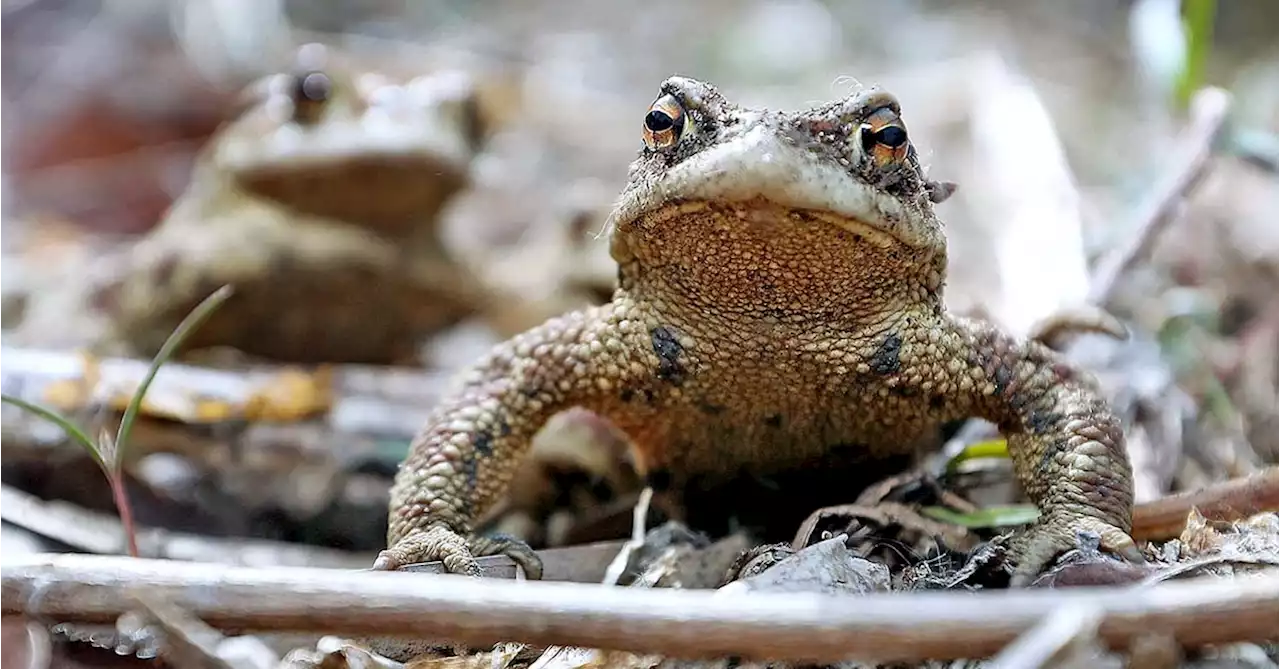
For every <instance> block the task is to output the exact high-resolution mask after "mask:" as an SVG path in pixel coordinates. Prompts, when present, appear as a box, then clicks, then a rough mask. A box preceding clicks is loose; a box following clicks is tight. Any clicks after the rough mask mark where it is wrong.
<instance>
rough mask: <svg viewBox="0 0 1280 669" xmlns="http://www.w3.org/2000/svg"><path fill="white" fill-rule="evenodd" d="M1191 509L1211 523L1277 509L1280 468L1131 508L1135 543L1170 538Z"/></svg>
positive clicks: (1279, 507)
mask: <svg viewBox="0 0 1280 669" xmlns="http://www.w3.org/2000/svg"><path fill="white" fill-rule="evenodd" d="M1192 508H1195V509H1197V510H1199V512H1200V514H1201V515H1203V516H1204V517H1205V518H1208V519H1210V520H1242V519H1244V518H1248V517H1249V516H1252V515H1255V514H1258V513H1262V512H1265V511H1277V510H1280V467H1268V468H1266V469H1264V470H1262V471H1260V472H1255V473H1253V474H1251V475H1249V476H1246V477H1244V478H1238V479H1231V480H1229V481H1223V482H1221V483H1217V484H1214V485H1211V486H1209V487H1207V488H1202V489H1200V490H1191V491H1187V492H1183V493H1178V494H1176V495H1170V496H1168V497H1162V498H1160V499H1157V500H1152V501H1150V502H1146V503H1144V504H1139V505H1137V506H1135V507H1134V509H1133V531H1132V532H1131V534H1132V536H1133V538H1134V540H1135V541H1160V540H1164V539H1172V538H1174V537H1176V536H1178V535H1179V534H1181V533H1182V530H1183V528H1184V527H1186V525H1187V514H1188V513H1190V512H1191V509H1192Z"/></svg>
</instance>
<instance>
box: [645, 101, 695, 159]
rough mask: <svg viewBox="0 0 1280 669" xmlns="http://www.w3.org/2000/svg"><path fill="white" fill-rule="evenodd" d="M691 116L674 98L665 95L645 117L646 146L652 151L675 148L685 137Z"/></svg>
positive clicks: (651, 107)
mask: <svg viewBox="0 0 1280 669" xmlns="http://www.w3.org/2000/svg"><path fill="white" fill-rule="evenodd" d="M688 124H689V116H688V115H687V114H685V112H684V107H682V106H680V101H679V100H676V99H675V97H674V96H671V95H664V96H662V97H660V98H658V101H657V102H654V103H653V105H652V106H650V107H649V113H647V114H645V115H644V144H645V146H647V147H649V148H650V149H666V148H669V147H672V146H675V144H676V142H679V141H680V137H681V136H682V135H684V132H685V129H686V127H687V126H688Z"/></svg>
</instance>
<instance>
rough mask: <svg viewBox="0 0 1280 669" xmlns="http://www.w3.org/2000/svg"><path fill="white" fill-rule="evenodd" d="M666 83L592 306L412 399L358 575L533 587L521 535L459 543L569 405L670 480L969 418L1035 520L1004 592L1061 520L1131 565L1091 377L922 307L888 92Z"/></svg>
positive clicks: (924, 215) (943, 192) (929, 271)
mask: <svg viewBox="0 0 1280 669" xmlns="http://www.w3.org/2000/svg"><path fill="white" fill-rule="evenodd" d="M667 95H670V96H672V97H671V98H668V99H667V102H668V106H667V107H665V108H666V109H668V110H670V109H672V107H671V106H670V104H669V103H670V101H671V100H672V99H674V100H675V101H676V102H677V103H678V105H679V107H678V108H677V109H682V110H683V112H684V116H685V117H686V118H687V119H688V124H687V126H684V127H685V130H684V132H683V133H682V134H681V135H680V136H679V139H678V141H676V142H674V144H673V145H671V146H661V145H660V144H659V145H653V144H650V145H647V146H646V148H644V149H643V150H642V152H641V154H640V156H639V157H638V159H637V160H636V161H635V162H634V163H633V165H632V168H631V173H630V178H629V182H628V184H627V186H626V189H625V190H624V192H623V194H622V197H621V198H620V199H619V203H618V205H617V209H616V210H615V212H614V214H613V217H612V219H611V222H612V224H613V230H612V237H611V244H612V246H611V252H612V254H613V256H614V258H615V259H616V260H617V261H618V263H619V288H618V290H617V292H616V294H615V295H614V297H613V300H612V301H611V302H610V303H609V304H607V305H604V306H601V307H597V308H592V309H586V310H583V311H579V312H574V313H570V314H568V315H565V316H563V317H560V318H555V319H552V320H551V321H549V322H547V323H545V324H543V325H541V326H539V327H537V328H534V329H532V330H530V331H528V332H526V333H524V334H521V335H519V336H517V337H515V338H514V339H512V340H510V341H508V342H506V343H504V344H502V345H500V346H499V347H497V349H496V350H495V351H493V352H492V353H491V354H490V355H489V356H488V357H487V358H486V359H484V360H482V361H481V362H480V363H479V364H478V365H477V366H476V367H475V368H474V369H473V370H472V371H471V372H470V374H469V375H468V376H466V378H465V380H464V382H463V383H462V384H461V388H460V389H459V390H458V391H457V392H456V393H455V394H454V395H452V397H451V398H450V399H448V400H447V401H445V402H443V403H442V405H441V406H439V407H438V408H437V409H436V410H435V412H434V414H433V416H432V418H431V419H430V420H429V421H428V423H427V424H426V426H425V428H424V429H423V431H422V432H421V434H420V435H419V437H418V438H417V440H416V441H415V443H414V444H413V447H412V450H411V452H410V455H409V457H408V458H407V460H406V461H405V462H404V463H403V465H402V466H401V469H400V471H399V473H398V476H397V478H396V482H395V485H394V487H393V488H392V495H391V509H390V511H391V516H390V528H389V532H388V545H389V548H388V549H387V550H386V551H384V552H383V553H382V554H381V555H380V556H379V559H378V562H377V564H376V566H375V568H380V569H394V568H396V567H398V566H400V565H403V564H406V563H409V562H415V561H420V560H429V559H443V561H444V562H445V564H446V565H447V567H448V568H449V569H450V570H452V571H455V572H462V573H469V574H476V573H478V571H477V569H476V567H475V563H474V561H473V558H472V556H473V555H478V554H489V553H494V552H506V553H507V554H509V555H511V556H512V557H515V558H517V559H520V560H522V561H525V562H529V563H531V566H532V567H533V575H534V576H535V577H536V575H537V574H538V568H537V564H536V557H533V556H532V555H530V553H529V552H528V551H527V549H526V548H525V547H523V546H521V545H519V544H516V543H513V542H510V541H506V540H502V539H488V538H471V539H464V538H463V537H468V536H469V535H470V532H471V531H472V521H473V519H474V518H475V517H476V516H477V515H478V514H480V513H482V512H483V511H484V510H485V509H486V508H488V507H489V506H490V505H492V504H493V503H494V502H495V500H496V499H498V498H499V496H501V495H502V494H503V492H504V490H505V488H506V486H507V483H508V481H509V480H510V479H511V477H512V473H513V471H514V470H515V468H516V467H517V465H518V464H519V463H520V461H521V459H522V457H523V455H524V453H525V452H526V450H527V448H528V445H529V441H530V438H531V436H532V435H533V434H534V433H535V432H536V431H537V430H538V429H539V428H540V427H541V426H542V424H543V423H544V422H545V421H546V420H547V418H548V417H549V416H551V415H552V414H554V413H556V412H559V411H561V410H563V409H565V408H568V407H570V406H582V407H586V408H588V409H590V410H592V411H595V412H597V413H599V414H601V415H603V416H605V417H606V418H608V419H610V420H611V421H613V422H614V423H615V424H616V425H617V426H618V427H619V428H621V429H622V430H623V431H624V432H625V433H626V434H627V435H628V436H629V437H630V438H631V439H632V440H633V442H634V448H635V449H636V456H637V461H638V462H639V463H640V465H641V467H642V469H643V470H645V471H646V472H647V473H649V474H651V475H653V474H655V473H659V472H660V473H661V474H662V476H661V478H662V479H665V480H666V481H669V482H670V487H671V488H672V489H674V490H679V488H680V486H681V485H682V484H683V483H687V482H688V481H690V480H691V479H692V478H694V477H698V478H699V479H700V480H703V481H705V480H707V478H708V477H711V478H714V477H716V476H718V475H719V476H728V475H731V474H733V473H736V472H741V471H744V470H745V471H751V472H757V473H760V474H768V473H770V472H778V471H783V470H791V469H794V468H800V467H804V466H805V465H806V463H812V462H814V461H815V460H817V459H819V458H821V457H822V456H824V455H830V454H831V453H833V452H836V453H841V454H844V455H845V457H849V458H854V459H857V458H862V459H866V460H869V461H876V460H882V459H885V458H889V457H892V456H901V455H903V454H909V453H912V452H913V451H915V450H917V449H920V448H923V447H925V446H927V445H929V444H932V443H934V441H933V439H932V437H933V436H934V435H935V434H936V432H937V430H938V428H939V426H940V425H941V424H943V423H945V422H948V421H951V420H955V419H960V418H965V417H982V418H985V419H988V420H990V421H992V422H994V423H995V424H997V425H998V426H999V427H1000V428H1001V430H1002V432H1003V433H1004V434H1005V435H1006V437H1007V438H1008V442H1009V450H1010V452H1011V454H1012V457H1013V460H1014V465H1015V469H1016V474H1017V477H1018V480H1019V481H1020V482H1021V483H1022V485H1023V486H1024V487H1025V488H1026V490H1027V492H1028V494H1029V496H1030V497H1031V498H1032V500H1034V502H1035V503H1036V504H1037V505H1038V506H1039V507H1040V509H1041V511H1042V515H1041V519H1040V521H1039V522H1038V523H1037V524H1036V525H1034V526H1033V527H1032V528H1030V529H1029V530H1028V531H1026V532H1024V533H1022V534H1021V535H1019V536H1018V537H1017V539H1016V540H1015V542H1014V546H1013V548H1014V555H1015V560H1016V562H1017V565H1018V567H1017V571H1016V573H1015V578H1014V582H1015V583H1018V584H1023V583H1026V582H1027V581H1028V580H1029V579H1030V578H1031V577H1032V576H1034V575H1035V574H1036V573H1037V572H1038V571H1039V570H1040V569H1042V568H1043V567H1044V566H1046V565H1047V564H1048V563H1049V562H1051V561H1052V560H1053V559H1054V558H1055V557H1056V556H1057V555H1058V554H1059V553H1061V552H1062V551H1063V550H1065V549H1068V548H1070V547H1071V546H1073V545H1074V544H1075V534H1076V532H1078V531H1091V532H1096V533H1098V534H1099V535H1100V536H1101V538H1102V542H1103V546H1104V547H1106V548H1108V549H1110V550H1113V551H1116V552H1119V553H1121V554H1123V555H1125V556H1126V557H1129V558H1130V559H1141V557H1140V555H1139V554H1138V552H1137V549H1136V547H1135V546H1134V544H1133V542H1132V540H1131V539H1130V538H1129V536H1128V534H1127V532H1128V530H1129V527H1130V515H1131V507H1132V484H1131V471H1130V466H1129V462H1128V459H1127V455H1126V453H1125V447H1124V436H1123V433H1122V431H1121V426H1120V424H1119V422H1118V420H1117V419H1116V417H1115V416H1114V415H1113V414H1112V413H1111V412H1110V410H1109V409H1108V407H1107V405H1106V403H1105V401H1104V400H1103V399H1102V397H1101V396H1100V394H1099V390H1098V388H1097V387H1096V386H1095V384H1094V382H1093V381H1092V379H1090V378H1088V377H1087V376H1086V375H1084V374H1082V373H1080V372H1077V371H1076V370H1073V369H1071V368H1069V367H1067V366H1066V365H1065V364H1064V363H1063V362H1062V361H1061V360H1060V358H1059V357H1058V355H1057V354H1056V353H1054V352H1053V351H1051V350H1050V349H1049V348H1047V347H1045V346H1044V345H1042V344H1039V343H1035V342H1024V341H1020V340H1017V339H1015V338H1013V337H1010V336H1008V335H1005V334H1003V333H1001V332H999V331H997V330H996V329H993V328H992V327H991V326H989V325H986V324H983V323H980V322H977V321H970V320H966V319H961V318H958V317H954V316H952V315H950V314H948V313H946V312H945V311H944V307H943V299H942V290H943V283H944V277H945V271H946V262H947V261H946V243H945V238H944V236H943V233H942V228H941V224H940V223H939V222H938V220H937V219H936V218H935V217H934V214H933V204H934V203H935V202H936V201H941V200H943V199H945V198H946V196H947V195H948V194H949V193H950V190H949V188H948V187H947V186H946V185H943V184H938V183H935V182H931V181H929V180H927V179H926V178H925V177H924V175H923V170H922V169H921V168H920V166H919V163H918V161H917V159H916V156H915V152H914V149H912V148H910V145H909V144H907V145H906V147H905V150H903V151H900V152H897V153H894V152H893V151H891V150H890V149H891V147H887V146H885V145H881V144H877V143H875V142H871V143H869V144H868V143H864V141H863V131H862V130H860V128H861V127H862V124H863V123H864V122H867V120H868V119H869V118H879V119H880V120H881V121H883V119H884V118H885V117H886V116H888V117H890V118H892V119H894V120H895V121H899V119H897V114H898V106H897V102H896V101H895V100H894V99H893V98H892V97H891V96H889V95H888V94H886V93H883V92H879V91H875V90H869V91H863V92H860V93H857V94H855V95H853V96H851V97H849V98H847V99H845V100H842V101H838V102H835V103H831V104H828V105H825V106H823V107H819V108H816V109H811V110H808V111H804V112H799V113H794V114H787V113H779V112H769V111H761V110H748V109H742V108H739V107H736V106H734V105H732V104H730V103H728V102H727V101H725V100H724V99H723V98H722V97H721V96H720V94H719V93H718V92H717V91H716V90H715V89H714V88H712V87H710V86H708V85H706V84H703V83H701V82H697V81H694V80H691V79H686V78H680V77H673V78H671V79H668V80H667V81H666V82H664V84H663V86H662V90H661V94H660V100H661V99H662V97H661V96H667ZM884 110H888V111H887V112H885V111H884ZM877 111H879V112H880V113H879V114H877V115H876V116H875V117H873V116H872V115H873V113H875V112H877ZM679 124H680V122H679V121H678V122H677V125H679ZM873 125H874V124H873ZM900 127H901V126H900ZM873 129H874V128H873ZM903 129H904V130H905V127H903ZM864 147H865V148H864ZM886 156H887V157H886ZM468 549H469V550H468Z"/></svg>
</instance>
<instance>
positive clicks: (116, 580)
mask: <svg viewBox="0 0 1280 669" xmlns="http://www.w3.org/2000/svg"><path fill="white" fill-rule="evenodd" d="M0 564H2V568H0V581H2V585H3V587H2V588H0V603H2V604H0V606H2V610H3V613H4V614H25V615H29V616H41V617H48V618H54V619H59V620H65V621H68V622H84V623H95V622H98V623H100V622H108V621H111V620H114V619H115V618H116V617H117V616H119V615H120V614H122V613H123V612H125V611H126V610H128V609H131V608H134V607H136V604H135V600H134V598H133V596H132V595H133V593H137V592H145V593H147V594H148V596H151V597H155V598H160V599H164V600H167V601H169V602H171V603H172V604H173V605H174V606H179V607H182V608H184V609H186V610H187V611H189V612H190V613H191V614H192V615H194V616H197V617H199V618H200V619H202V620H204V621H205V622H207V623H208V624H210V625H212V626H214V627H218V628H221V629H225V630H243V631H318V630H323V631H324V632H325V633H327V634H338V635H345V636H354V637H387V636H401V637H409V638H416V639H432V640H448V641H452V642H455V643H468V644H477V645H490V644H494V643H498V642H503V641H518V642H525V643H531V644H539V645H573V646H584V647H590V648H602V649H609V650H623V651H632V652H640V653H661V654H664V655H668V656H671V657H689V658H692V657H703V658H710V657H725V656H739V657H742V658H744V659H789V660H796V661H811V662H833V661H839V660H842V659H847V658H850V657H851V656H852V657H858V658H863V659H876V660H880V661H915V660H922V659H927V658H934V659H946V658H973V657H987V656H990V655H991V654H994V653H996V652H999V651H1000V650H1001V649H1002V648H1003V647H1005V646H1006V645H1007V644H1009V643H1010V642H1012V641H1014V640H1015V639H1016V638H1018V637H1019V636H1020V635H1022V634H1023V633H1025V632H1026V631H1027V630H1029V629H1031V628H1033V627H1035V626H1036V625H1037V624H1038V623H1039V622H1040V621H1041V620H1043V619H1044V618H1045V616H1047V615H1048V614H1050V613H1051V612H1053V611H1055V610H1058V609H1060V608H1062V607H1065V606H1082V607H1087V608H1093V609H1095V610H1097V611H1099V612H1100V615H1101V617H1102V618H1101V622H1100V625H1099V631H1098V634H1099V638H1100V639H1101V640H1103V642H1104V643H1105V644H1106V645H1108V646H1110V647H1111V648H1117V649H1118V648H1124V647H1126V646H1127V645H1128V644H1129V642H1130V641H1132V640H1133V639H1134V638H1135V637H1136V636H1138V635H1141V634H1147V633H1150V632H1151V631H1153V630H1161V631H1167V632H1168V633H1170V634H1172V635H1173V636H1174V638H1176V639H1177V641H1178V642H1179V643H1182V644H1184V645H1192V646H1194V645H1201V644H1208V643H1228V642H1235V641H1259V640H1272V639H1276V638H1277V629H1276V624H1275V621H1276V618H1277V617H1278V616H1280V598H1277V597H1276V592H1277V589H1278V588H1280V576H1277V573H1276V572H1274V571H1273V572H1269V573H1268V574H1266V575H1265V576H1258V577H1238V578H1235V579H1223V580H1217V579H1210V580H1207V581H1202V582H1185V583H1170V584H1162V585H1159V586H1154V587H1147V588H1105V589H1085V588H1079V589H1070V590H1030V589H1028V590H1006V591H985V592H976V593H975V592H928V593H914V594H903V593H888V594H873V595H868V596H863V597H832V596H825V595H817V594H808V593H793V594H775V593H750V594H741V595H735V594H729V593H723V592H708V591H696V590H676V589H654V590H648V589H636V588H616V587H608V586H600V585H586V584H574V583H548V582H524V583H512V582H510V581H498V580H494V579H470V578H465V577H459V576H443V575H426V574H414V575H410V574H405V573H395V572H345V571H338V570H327V569H311V568H296V569H288V570H280V569H272V570H266V569H253V568H245V567H241V568H234V567H232V568H228V567H222V566H216V565H211V564H192V563H186V562H171V561H158V560H138V559H130V558H120V557H96V556H79V555H58V556H49V555H28V556H18V557H11V558H9V557H7V558H6V559H5V560H4V561H3V563H0Z"/></svg>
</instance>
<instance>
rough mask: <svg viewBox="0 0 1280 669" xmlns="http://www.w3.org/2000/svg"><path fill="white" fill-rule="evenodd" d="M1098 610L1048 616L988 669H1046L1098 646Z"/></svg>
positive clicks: (1073, 610)
mask: <svg viewBox="0 0 1280 669" xmlns="http://www.w3.org/2000/svg"><path fill="white" fill-rule="evenodd" d="M1101 619H1102V616H1101V614H1100V612H1099V611H1098V610H1097V609H1093V608H1088V607H1084V606H1067V607H1063V608H1060V609H1058V610H1057V611H1054V612H1053V613H1050V614H1049V615H1048V616H1046V617H1045V619H1044V620H1043V621H1041V623H1040V624H1039V625H1036V626H1035V627H1034V628H1032V629H1031V630H1030V631H1028V632H1027V633H1026V634H1023V635H1022V636H1021V637H1018V640H1017V641H1014V642H1013V643H1011V644H1009V646H1008V647H1007V648H1005V649H1004V650H1002V651H1000V654H999V655H997V656H995V657H994V658H992V660H991V664H989V665H988V669H1047V668H1048V667H1055V666H1059V664H1060V663H1062V662H1063V660H1066V659H1068V658H1069V657H1070V656H1071V655H1073V654H1075V653H1081V652H1085V651H1087V649H1088V646H1089V645H1091V644H1096V643H1097V638H1098V637H1097V633H1098V623H1099V622H1100V621H1101Z"/></svg>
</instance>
